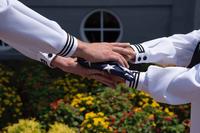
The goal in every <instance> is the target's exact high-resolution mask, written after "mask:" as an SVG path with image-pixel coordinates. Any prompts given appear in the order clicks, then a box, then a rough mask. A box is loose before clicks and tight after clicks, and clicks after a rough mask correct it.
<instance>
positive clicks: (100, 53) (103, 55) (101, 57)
mask: <svg viewBox="0 0 200 133" xmlns="http://www.w3.org/2000/svg"><path fill="white" fill-rule="evenodd" d="M117 44H120V43H85V42H81V41H79V43H78V48H77V51H76V52H75V54H74V56H76V57H81V58H84V59H85V60H88V61H90V62H104V61H116V62H118V63H119V64H121V65H122V66H124V67H127V68H128V67H129V65H128V63H127V61H126V59H125V58H124V57H123V55H130V51H128V50H124V49H123V48H124V45H117ZM122 46H123V47H122ZM120 48H121V49H120ZM114 50H115V51H114ZM127 52H128V53H127ZM122 54H123V55H122Z"/></svg>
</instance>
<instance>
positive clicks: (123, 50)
mask: <svg viewBox="0 0 200 133" xmlns="http://www.w3.org/2000/svg"><path fill="white" fill-rule="evenodd" d="M112 50H113V51H114V52H117V53H119V54H123V55H126V56H133V53H134V51H133V50H132V49H126V48H121V47H113V49H112Z"/></svg>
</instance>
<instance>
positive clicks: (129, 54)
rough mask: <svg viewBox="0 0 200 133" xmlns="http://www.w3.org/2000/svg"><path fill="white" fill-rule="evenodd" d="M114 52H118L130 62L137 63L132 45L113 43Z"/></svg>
mask: <svg viewBox="0 0 200 133" xmlns="http://www.w3.org/2000/svg"><path fill="white" fill-rule="evenodd" d="M111 45H112V46H113V51H114V52H117V53H119V54H121V55H123V57H124V58H125V59H126V60H127V61H130V62H135V51H134V49H133V48H132V47H131V46H130V43H112V44H111Z"/></svg>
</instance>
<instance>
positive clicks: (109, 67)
mask: <svg viewBox="0 0 200 133" xmlns="http://www.w3.org/2000/svg"><path fill="white" fill-rule="evenodd" d="M114 67H115V66H114V65H109V64H108V65H106V66H105V67H104V68H103V70H107V71H108V73H110V70H114V69H115V68H114Z"/></svg>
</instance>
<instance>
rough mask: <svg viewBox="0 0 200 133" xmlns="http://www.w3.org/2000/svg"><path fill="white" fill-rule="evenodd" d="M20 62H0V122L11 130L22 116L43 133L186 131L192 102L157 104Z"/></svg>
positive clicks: (120, 88) (131, 91) (125, 91)
mask: <svg viewBox="0 0 200 133" xmlns="http://www.w3.org/2000/svg"><path fill="white" fill-rule="evenodd" d="M23 66H24V67H20V69H16V70H15V69H12V70H8V69H7V68H5V67H4V66H2V65H1V66H0V70H1V71H0V89H1V90H0V92H1V93H0V100H1V106H0V107H1V108H0V119H1V121H0V125H1V128H4V129H7V132H9V133H11V131H9V130H8V129H10V128H11V127H12V126H15V125H16V124H14V123H16V122H17V121H18V119H21V118H23V119H30V118H35V120H30V121H35V122H37V123H39V125H40V126H39V127H40V128H41V131H42V130H43V132H44V131H45V132H49V131H52V132H55V131H56V130H61V129H62V128H64V127H66V128H68V126H69V127H71V128H73V129H72V130H74V131H75V132H82V133H94V132H108V133H110V132H114V133H132V132H134V133H141V132H142V133H171V132H173V133H186V132H188V129H189V126H190V121H189V113H190V112H189V110H190V105H182V106H169V105H166V104H160V103H157V102H156V101H154V100H153V99H152V98H150V96H149V95H148V94H146V93H144V92H139V91H136V90H134V89H130V88H127V87H124V86H123V85H119V86H118V87H117V88H116V89H111V88H107V87H105V86H103V85H102V84H100V83H98V82H96V81H93V80H87V79H82V78H80V77H77V76H74V75H68V74H67V75H65V74H63V72H60V71H57V70H50V69H49V68H47V67H44V66H42V65H37V64H35V63H32V62H30V63H25V64H23ZM11 68H12V67H11ZM30 105H31V106H30ZM21 121H23V120H21ZM21 121H19V122H18V127H20V124H21V123H20V122H21ZM24 121H27V120H24ZM55 123H57V125H56V126H55V127H56V128H54V129H52V125H53V124H55ZM58 123H63V125H60V124H58ZM8 124H9V125H10V126H9V127H7V126H8ZM5 127H7V128H5ZM36 127H38V126H36ZM57 127H58V129H57ZM69 130H70V129H69ZM60 132H61V133H65V131H63V130H62V131H60ZM66 133H67V131H66Z"/></svg>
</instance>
